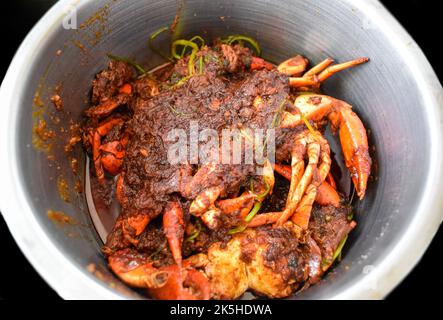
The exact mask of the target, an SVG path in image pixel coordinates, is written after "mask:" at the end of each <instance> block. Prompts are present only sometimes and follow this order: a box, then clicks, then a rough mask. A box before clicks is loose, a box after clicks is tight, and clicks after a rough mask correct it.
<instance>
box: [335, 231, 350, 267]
mask: <svg viewBox="0 0 443 320" xmlns="http://www.w3.org/2000/svg"><path fill="white" fill-rule="evenodd" d="M346 240H348V235H346V236H345V237H344V238H343V239H342V240H341V241H340V243H339V245H338V247H337V249H336V250H335V252H334V255H333V256H332V262H334V261H335V260H336V259H337V258H340V259H341V252H342V250H343V247H344V245H345V243H346ZM340 259H339V260H340Z"/></svg>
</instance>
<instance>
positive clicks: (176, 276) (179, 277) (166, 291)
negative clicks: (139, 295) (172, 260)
mask: <svg viewBox="0 0 443 320" xmlns="http://www.w3.org/2000/svg"><path fill="white" fill-rule="evenodd" d="M162 270H163V271H166V272H167V273H168V279H167V281H166V283H165V284H164V285H163V286H162V287H161V288H149V289H148V292H149V294H150V295H151V296H152V297H153V298H155V299H160V300H209V298H210V286H209V281H208V279H207V278H206V277H205V275H204V274H203V273H201V272H200V271H197V270H195V269H181V268H180V267H178V266H176V265H170V266H166V267H163V268H162Z"/></svg>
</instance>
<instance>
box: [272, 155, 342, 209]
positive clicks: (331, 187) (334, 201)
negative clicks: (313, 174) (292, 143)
mask: <svg viewBox="0 0 443 320" xmlns="http://www.w3.org/2000/svg"><path fill="white" fill-rule="evenodd" d="M274 168H275V171H276V172H277V173H278V174H280V175H281V176H282V177H284V178H285V179H286V180H289V181H291V167H290V166H288V165H283V164H275V165H274ZM331 179H332V180H331ZM331 182H332V183H331ZM335 189H336V185H335V182H334V180H333V178H332V175H331V173H328V175H327V178H326V181H323V183H322V184H320V185H319V186H318V188H317V196H316V198H315V202H317V203H318V204H320V205H322V206H327V205H333V206H334V207H337V208H338V207H339V206H340V196H339V195H338V193H337V191H336V190H335Z"/></svg>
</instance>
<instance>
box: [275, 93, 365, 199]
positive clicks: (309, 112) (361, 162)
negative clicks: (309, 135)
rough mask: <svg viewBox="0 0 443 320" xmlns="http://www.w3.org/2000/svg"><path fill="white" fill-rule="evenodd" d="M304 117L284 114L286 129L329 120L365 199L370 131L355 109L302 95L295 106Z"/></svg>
mask: <svg viewBox="0 0 443 320" xmlns="http://www.w3.org/2000/svg"><path fill="white" fill-rule="evenodd" d="M294 105H295V107H296V108H297V109H298V110H299V112H300V114H292V113H289V112H286V113H284V115H283V119H282V122H281V125H280V126H281V127H282V128H293V127H296V126H298V125H301V124H303V122H304V121H303V119H305V120H306V119H307V120H312V121H319V120H321V119H322V118H324V117H328V119H329V121H330V122H331V124H332V128H333V129H334V130H337V129H338V131H339V137H340V143H341V146H342V150H343V155H344V158H345V164H346V167H347V168H348V170H349V172H350V174H351V178H352V181H353V183H354V186H355V189H356V191H357V194H358V196H359V198H360V199H363V197H364V195H365V192H366V186H367V182H368V178H369V174H370V171H371V157H370V156H369V147H368V138H367V135H366V129H365V127H364V126H363V123H362V122H361V120H360V118H359V117H358V116H357V115H356V114H355V113H354V112H353V111H352V107H351V106H350V105H349V104H348V103H346V102H344V101H341V100H338V99H334V98H332V97H329V96H325V95H317V94H306V95H301V96H298V97H297V99H296V100H295V103H294Z"/></svg>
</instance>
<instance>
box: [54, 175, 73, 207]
mask: <svg viewBox="0 0 443 320" xmlns="http://www.w3.org/2000/svg"><path fill="white" fill-rule="evenodd" d="M57 189H58V194H59V196H60V198H62V200H63V201H65V202H70V200H71V198H70V195H69V185H68V182H67V181H66V179H65V178H64V177H63V176H62V175H60V176H59V177H58V178H57Z"/></svg>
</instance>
